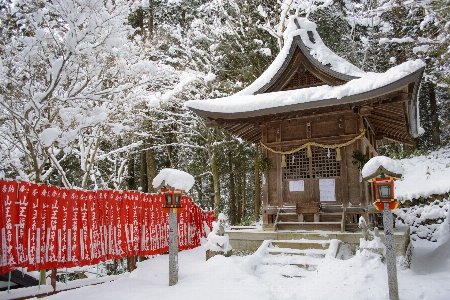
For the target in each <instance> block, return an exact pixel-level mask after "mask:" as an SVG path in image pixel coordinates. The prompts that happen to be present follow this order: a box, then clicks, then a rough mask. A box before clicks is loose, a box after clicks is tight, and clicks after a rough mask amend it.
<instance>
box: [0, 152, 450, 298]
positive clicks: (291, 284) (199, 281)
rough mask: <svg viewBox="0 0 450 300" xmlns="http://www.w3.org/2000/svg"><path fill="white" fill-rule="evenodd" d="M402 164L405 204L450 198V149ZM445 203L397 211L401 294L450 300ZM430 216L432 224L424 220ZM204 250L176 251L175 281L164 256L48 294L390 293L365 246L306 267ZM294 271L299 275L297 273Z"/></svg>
mask: <svg viewBox="0 0 450 300" xmlns="http://www.w3.org/2000/svg"><path fill="white" fill-rule="evenodd" d="M399 163H400V164H401V166H402V168H403V178H402V180H401V181H397V182H396V190H395V192H396V195H397V196H400V197H401V198H402V200H403V201H405V200H408V199H413V198H415V199H418V198H419V197H425V198H426V197H428V196H430V195H433V194H441V195H444V194H446V193H447V195H448V193H449V191H450V149H448V148H447V149H442V150H440V151H436V152H432V153H431V154H429V155H426V156H419V157H414V158H410V159H403V160H400V161H399ZM449 200H450V199H448V197H447V199H444V200H441V201H439V200H436V201H434V202H433V203H431V204H430V205H427V206H423V205H421V206H414V207H411V208H403V209H400V210H397V211H396V213H397V216H398V219H397V223H398V224H399V225H400V224H401V225H405V224H406V225H409V226H411V233H412V235H411V238H412V245H413V250H412V253H413V254H412V263H411V268H410V269H404V268H402V267H401V264H400V262H401V261H403V259H402V258H400V257H398V258H397V262H398V267H397V272H398V286H399V296H400V299H430V300H439V299H443V300H444V299H445V300H448V299H450V284H449V282H450V223H449V222H450V217H449V216H450V211H449V206H450V201H449ZM433 219H434V220H437V221H434V222H431V223H434V224H429V223H430V220H433ZM203 242H206V241H203ZM205 251H206V249H205V247H204V246H202V247H198V248H196V249H192V250H186V251H182V252H180V253H179V281H178V283H177V284H176V285H175V286H169V285H168V282H169V256H168V255H159V256H156V257H152V258H150V259H148V260H146V261H143V262H140V263H139V264H138V268H137V269H136V270H135V271H133V272H132V273H130V274H128V273H125V274H124V275H122V277H121V278H119V279H117V280H115V281H111V282H106V283H103V284H98V285H91V286H86V287H82V288H78V289H74V290H69V291H64V292H60V293H58V294H56V295H53V296H50V297H49V298H48V299H50V300H53V299H64V300H71V299H74V300H79V299H83V300H87V299H96V300H100V299H108V300H109V299H133V300H134V299H164V300H165V299H198V300H201V299H205V300H206V299H207V300H210V299H215V300H216V299H217V300H218V299H226V300H230V299H246V300H251V299H258V300H261V299H327V300H329V299H345V300H347V299H358V300H360V299H388V298H389V295H388V283H387V269H386V265H385V264H384V263H383V262H382V260H381V256H379V255H377V254H374V253H371V252H368V251H367V250H364V251H362V252H360V251H357V253H356V255H352V254H351V252H350V251H349V250H347V248H346V247H345V246H344V247H341V250H340V252H339V253H338V255H337V257H339V258H343V259H338V258H333V257H325V258H324V260H323V261H322V263H320V264H319V265H318V267H317V270H315V271H304V272H303V271H302V272H299V271H298V270H299V269H297V267H295V266H292V265H283V266H281V265H276V264H270V262H275V259H274V258H273V256H271V255H270V254H268V253H266V252H264V251H257V252H256V253H254V254H252V255H248V256H244V257H241V256H231V257H224V256H221V255H219V256H215V257H213V258H211V259H210V260H208V261H205ZM268 262H269V264H267V263H268ZM287 274H288V275H289V274H293V275H295V276H297V277H289V276H286V275H287ZM299 274H301V275H302V276H300V277H298V275H299ZM104 279H105V278H103V279H100V280H99V281H104ZM88 280H90V282H91V281H95V280H96V279H95V278H89V279H88ZM61 284H63V283H61ZM61 284H59V285H61ZM11 292H12V293H14V290H12V291H11ZM9 296H11V294H10V295H9ZM0 298H1V297H0Z"/></svg>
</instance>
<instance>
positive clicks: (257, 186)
mask: <svg viewBox="0 0 450 300" xmlns="http://www.w3.org/2000/svg"><path fill="white" fill-rule="evenodd" d="M258 154H259V153H258V152H256V155H255V221H256V222H258V221H259V216H260V211H261V183H260V178H259V168H258V159H259V157H258Z"/></svg>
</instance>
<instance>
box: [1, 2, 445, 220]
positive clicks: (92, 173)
mask: <svg viewBox="0 0 450 300" xmlns="http://www.w3.org/2000/svg"><path fill="white" fill-rule="evenodd" d="M290 15H297V16H301V17H307V18H308V19H309V20H311V21H314V22H316V24H317V30H318V32H319V34H320V35H321V37H322V39H323V40H324V42H325V44H326V45H327V46H328V47H329V48H331V49H332V50H333V51H335V52H336V53H337V54H338V55H340V56H341V57H344V58H345V59H347V60H348V61H350V62H351V63H353V64H354V65H356V66H358V67H359V68H361V69H362V70H364V71H366V72H384V71H386V70H387V69H389V68H390V67H392V66H395V65H397V64H400V63H402V62H404V61H407V60H410V59H416V58H421V59H423V60H424V61H425V62H426V63H427V67H426V70H425V74H424V77H423V80H422V82H421V88H420V95H419V101H420V119H421V126H422V127H423V128H424V130H425V133H424V134H423V135H422V136H421V137H420V138H418V140H417V145H416V147H414V148H413V147H407V146H405V145H398V144H392V145H386V146H384V147H382V148H380V149H378V150H379V152H380V154H384V155H388V156H391V157H405V156H409V155H414V154H418V153H422V152H426V151H428V150H434V149H437V148H440V147H445V146H448V145H449V143H450V94H449V92H450V90H449V89H450V85H449V84H450V77H449V72H450V63H449V58H450V21H449V19H448V15H450V1H447V0H436V1H431V0H424V1H399V0H359V1H356V0H334V1H333V0H264V1H263V0H147V1H137V0H136V1H126V0H103V1H98V0H40V1H27V0H0V37H1V38H0V107H1V109H0V155H1V159H0V178H12V179H19V180H25V181H29V182H36V183H46V184H52V185H56V186H61V187H68V188H73V187H78V188H82V189H91V190H92V189H104V188H110V189H122V190H141V191H143V192H155V190H154V189H153V187H152V184H151V182H152V180H153V178H154V177H155V176H156V175H157V173H158V171H159V170H160V169H162V168H166V167H170V168H175V169H180V170H184V171H186V172H188V173H190V174H192V175H193V176H194V177H195V185H194V188H193V189H192V190H191V192H190V194H191V196H192V198H193V199H194V201H195V202H196V203H197V204H199V205H200V206H201V207H203V208H213V209H214V210H215V211H216V212H217V213H218V212H224V213H226V214H227V215H228V217H229V221H230V223H231V224H232V225H234V224H250V223H251V222H253V221H255V220H259V217H260V209H261V176H262V175H261V174H262V173H263V172H264V170H265V169H267V168H270V166H269V165H267V163H266V160H265V159H264V157H263V155H262V154H261V151H260V148H259V146H258V145H252V144H248V143H246V142H245V141H242V140H240V139H236V138H235V137H233V136H230V135H229V134H227V133H226V132H223V131H221V130H220V129H217V128H208V127H207V126H206V125H205V122H204V120H202V119H201V118H199V117H197V116H196V115H194V114H193V113H192V112H190V111H189V110H187V109H186V108H185V107H184V106H183V103H184V102H185V101H187V100H191V99H212V98H218V97H223V96H227V95H231V94H233V93H236V92H237V91H239V90H241V89H242V88H244V87H245V86H247V85H249V84H250V83H252V82H253V81H254V80H255V79H256V78H258V76H259V75H260V74H261V73H262V72H263V71H264V70H265V69H266V68H267V67H268V66H269V65H270V63H271V62H272V61H273V60H274V58H275V57H276V55H277V53H278V52H279V51H280V49H281V47H282V46H283V42H284V40H283V31H284V29H285V26H286V23H287V20H288V17H289V16H290Z"/></svg>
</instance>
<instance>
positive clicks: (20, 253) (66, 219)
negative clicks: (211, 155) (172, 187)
mask: <svg viewBox="0 0 450 300" xmlns="http://www.w3.org/2000/svg"><path fill="white" fill-rule="evenodd" d="M0 187H1V190H0V202H1V203H0V229H1V232H0V238H1V240H0V274H4V273H7V272H10V271H12V270H13V269H15V268H18V267H27V268H28V271H33V270H42V269H52V268H66V267H67V268H69V267H74V266H84V265H90V264H97V263H99V262H102V261H106V260H108V259H121V258H123V257H129V256H134V255H139V256H147V255H155V254H160V253H164V252H167V251H168V249H169V224H168V214H167V213H164V212H163V211H162V209H161V207H162V205H163V197H162V195H159V194H146V193H140V192H135V191H113V190H98V191H83V190H76V189H65V188H58V187H55V186H47V185H39V184H33V183H28V182H16V181H12V180H0ZM181 202H182V205H183V207H184V209H183V211H182V212H181V213H180V214H179V215H178V218H179V219H178V234H179V244H178V247H179V249H180V250H185V249H192V248H195V247H197V246H199V245H200V237H206V231H208V232H209V231H210V230H211V229H212V221H213V220H214V212H213V211H204V210H202V209H201V208H200V207H199V206H197V205H196V204H195V203H194V202H193V201H192V199H191V198H190V197H187V196H183V197H182V199H181ZM205 223H206V224H207V226H208V227H209V228H204V224H205Z"/></svg>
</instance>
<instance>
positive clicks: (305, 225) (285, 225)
mask: <svg viewBox="0 0 450 300" xmlns="http://www.w3.org/2000/svg"><path fill="white" fill-rule="evenodd" d="M276 230H277V231H278V232H279V231H283V230H285V231H286V230H289V231H298V230H305V231H306V230H330V231H341V222H279V223H277V226H276Z"/></svg>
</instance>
